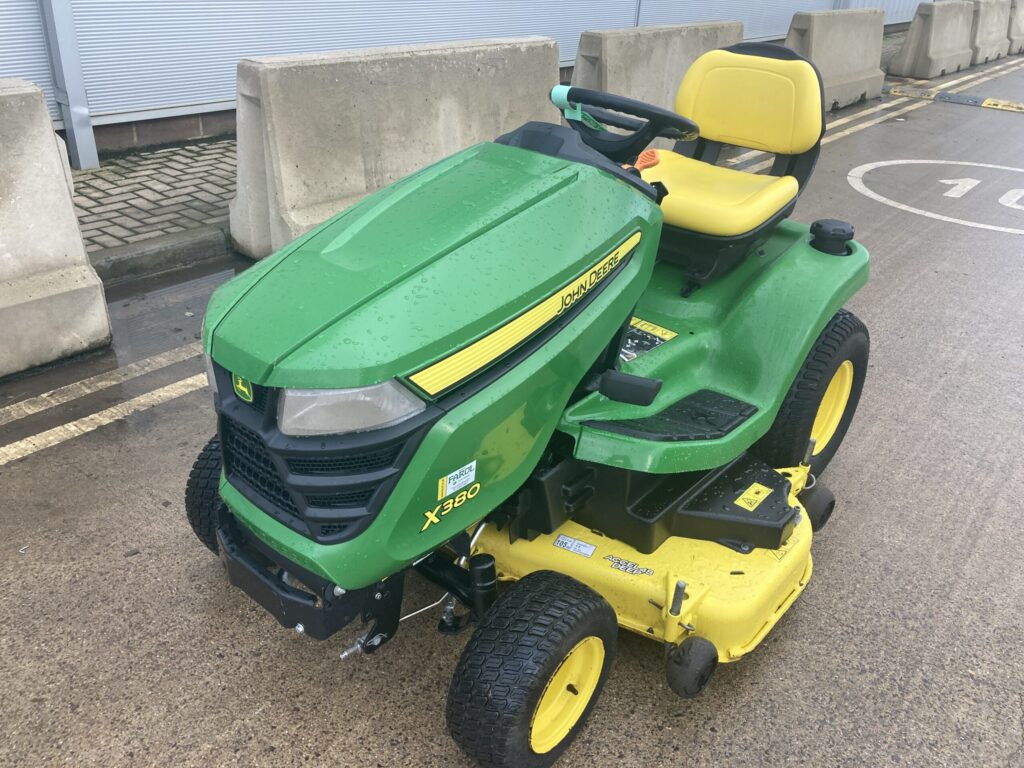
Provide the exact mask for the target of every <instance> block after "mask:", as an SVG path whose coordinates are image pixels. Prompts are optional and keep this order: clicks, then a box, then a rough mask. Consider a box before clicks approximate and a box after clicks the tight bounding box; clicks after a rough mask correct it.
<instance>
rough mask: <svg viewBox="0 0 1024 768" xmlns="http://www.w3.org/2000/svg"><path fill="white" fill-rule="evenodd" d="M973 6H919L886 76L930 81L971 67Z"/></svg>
mask: <svg viewBox="0 0 1024 768" xmlns="http://www.w3.org/2000/svg"><path fill="white" fill-rule="evenodd" d="M973 19H974V4H973V3H971V2H969V0H963V1H961V0H946V1H945V2H940V3H921V4H920V5H918V6H917V13H915V15H914V20H913V21H912V22H911V24H910V31H909V32H908V34H907V38H906V40H905V41H904V42H903V47H902V48H901V49H900V52H899V53H898V54H897V55H896V57H895V58H894V59H893V60H892V62H891V63H890V64H889V73H890V74H893V75H900V76H902V77H914V78H933V77H941V76H943V75H945V74H948V73H951V72H959V71H960V70H961V69H966V68H967V67H969V66H970V65H971V57H972V51H971V45H970V42H971V25H972V23H973Z"/></svg>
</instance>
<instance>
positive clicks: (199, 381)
mask: <svg viewBox="0 0 1024 768" xmlns="http://www.w3.org/2000/svg"><path fill="white" fill-rule="evenodd" d="M205 386H206V374H205V373H200V374H197V375H195V376H190V377H189V378H187V379H182V380H181V381H176V382H174V383H173V384H168V385H167V386H166V387H161V388H160V389H154V390H153V391H152V392H147V393H146V394H144V395H139V396H138V397H133V398H132V399H131V400H125V401H124V402H123V403H118V404H117V405H113V406H111V407H110V408H104V409H103V410H102V411H98V412H96V413H93V414H90V415H88V416H83V417H82V418H80V419H76V420H75V421H70V422H68V423H67V424H61V425H60V426H58V427H54V428H53V429H48V430H46V431H45V432H40V433H39V434H36V435H31V436H30V437H26V438H24V439H23V440H18V441H17V442H14V443H10V444H8V445H5V446H2V447H0V467H2V466H4V465H5V464H10V463H11V462H12V461H17V460H18V459H23V458H25V457H26V456H30V455H32V454H33V453H37V452H38V451H41V450H43V449H45V448H52V447H53V446H55V445H60V444H61V443H63V442H66V441H68V440H71V439H72V438H75V437H78V436H79V435H85V434H88V433H89V432H92V431H93V430H96V429H99V428H100V427H102V426H105V425H107V424H110V423H111V422H114V421H117V420H118V419H123V418H124V417H125V416H130V415H131V414H133V413H139V412H140V411H145V410H148V409H150V408H152V407H153V406H155V405H160V404H161V403H166V402H167V401H168V400H173V399H174V398H176V397H181V396H182V395H187V394H188V393H189V392H194V391H196V390H197V389H202V388H203V387H205Z"/></svg>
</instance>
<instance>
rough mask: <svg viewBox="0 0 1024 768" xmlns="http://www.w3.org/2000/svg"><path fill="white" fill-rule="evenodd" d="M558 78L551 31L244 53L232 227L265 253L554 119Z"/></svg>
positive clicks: (243, 241)
mask: <svg viewBox="0 0 1024 768" xmlns="http://www.w3.org/2000/svg"><path fill="white" fill-rule="evenodd" d="M557 82H558V48H557V44H556V43H555V41H554V40H551V39H548V38H541V37H529V38H508V39H492V40H471V41H464V42H456V43H434V44H429V45H413V46H397V47H390V48H364V49H355V50H349V51H341V52H337V53H324V54H310V55H301V56H276V57H266V58H261V59H244V60H242V61H241V62H240V63H239V65H238V112H237V117H238V171H237V174H238V175H237V178H238V185H237V192H236V197H235V199H234V200H233V201H232V203H231V214H230V222H231V236H232V239H233V240H234V242H235V244H236V247H237V248H238V250H240V251H241V252H243V253H245V254H247V255H249V256H252V257H254V258H262V257H264V256H266V255H268V254H269V253H271V252H273V251H274V250H276V249H277V248H280V247H281V246H283V245H284V244H286V243H288V242H290V241H291V240H293V239H294V238H295V237H297V236H298V235H300V234H302V233H303V232H305V231H307V230H308V229H310V228H312V227H313V226H315V225H317V224H319V223H320V222H322V221H324V220H326V219H327V218H330V217H331V216H333V215H334V214H336V213H338V212H340V211H341V210H343V209H345V208H346V207H348V206H349V205H351V204H352V203H354V202H356V201H358V200H360V199H361V198H362V197H364V196H365V195H367V194H369V193H371V192H374V191H376V190H377V189H379V188H381V187H383V186H385V185H387V184H390V183H391V182H393V181H396V180H397V179H400V178H402V177H403V176H406V175H408V174H410V173H412V172H413V171H416V170H418V169H420V168H422V167H424V166H426V165H429V164H430V163H433V162H436V161H437V160H440V159H441V158H443V157H445V156H447V155H450V154H452V153H453V152H456V151H458V150H460V149H463V148H465V147H468V146H470V145H472V144H476V143H478V142H480V141H487V140H490V139H493V138H494V137H495V136H497V135H500V134H501V133H504V132H507V131H509V130H511V129H513V128H515V127H517V126H519V125H521V124H522V123H525V122H527V121H529V120H542V119H551V118H553V117H554V115H555V113H554V110H553V107H551V105H550V104H549V103H548V101H547V95H548V92H549V90H550V88H551V86H552V85H555V84H556V83H557Z"/></svg>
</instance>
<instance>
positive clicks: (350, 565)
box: [221, 217, 660, 588]
mask: <svg viewBox="0 0 1024 768" xmlns="http://www.w3.org/2000/svg"><path fill="white" fill-rule="evenodd" d="M658 224H660V222H659V221H657V217H655V225H651V224H650V223H648V222H644V221H642V220H634V221H632V222H630V224H629V226H628V227H627V228H625V229H623V230H622V232H621V233H620V234H619V235H617V236H616V237H619V238H620V240H621V239H625V237H627V236H628V235H629V234H630V233H631V232H632V231H635V230H636V229H638V228H640V229H641V230H642V231H643V232H644V238H643V239H642V240H641V242H640V245H639V246H638V248H637V250H636V251H635V252H634V253H633V256H632V257H631V258H630V260H629V261H628V262H627V263H626V264H625V265H624V266H623V267H622V268H621V271H620V272H619V273H618V274H616V275H615V277H614V278H612V279H611V281H610V282H609V283H608V284H607V285H606V286H605V287H604V289H603V290H601V292H600V293H599V294H598V295H597V296H596V297H595V298H594V299H593V300H592V301H591V302H590V303H588V304H587V305H586V307H585V308H584V309H583V310H582V311H581V312H580V314H579V315H578V316H577V317H575V318H574V319H573V320H572V321H570V322H569V323H568V324H567V325H566V326H565V327H564V328H563V329H562V330H561V331H560V332H558V333H557V334H556V335H555V336H554V337H553V338H551V339H550V340H549V341H548V342H547V343H546V344H544V345H543V346H541V347H540V348H539V349H538V350H537V351H535V352H534V353H533V354H532V355H530V356H528V357H526V358H525V359H524V360H523V361H522V362H521V363H520V364H518V365H517V366H515V367H514V368H512V369H511V370H509V371H508V372H507V373H505V374H504V375H503V376H501V377H499V378H498V379H496V380H495V381H494V382H493V383H491V384H489V385H488V386H486V387H484V388H483V389H482V390H481V391H479V392H478V393H477V394H475V395H473V396H472V397H470V398H468V399H467V400H466V401H465V402H464V403H462V404H460V405H458V406H457V407H455V408H453V409H452V410H451V411H449V412H448V413H447V414H445V416H444V417H443V418H442V419H441V420H440V421H439V422H438V423H437V424H435V425H434V427H433V428H432V429H431V430H430V432H429V433H428V434H427V436H426V438H425V439H424V441H423V443H422V444H421V446H420V448H419V449H418V450H417V452H416V455H415V456H414V457H413V459H412V462H411V463H410V464H409V466H408V467H407V468H406V469H405V471H404V472H403V474H402V478H401V480H400V481H399V482H398V485H397V486H396V487H395V489H394V491H393V492H392V493H391V495H390V497H389V498H388V501H387V502H386V504H385V505H384V507H383V508H382V510H381V511H380V513H379V514H378V516H377V518H376V519H375V521H374V522H373V523H372V524H371V525H370V527H369V528H368V529H367V530H366V531H365V532H364V533H362V534H361V535H360V536H358V537H357V538H355V539H353V540H352V541H348V542H344V543H341V544H333V545H322V544H317V543H316V542H314V541H312V540H310V539H308V538H306V537H304V536H302V535H300V534H298V533H296V532H294V531H292V530H291V529H290V528H288V527H286V526H284V525H282V524H281V523H278V522H277V521H276V520H274V519H273V518H271V517H270V516H268V515H266V514H264V513H263V512H261V511H260V510H259V509H258V508H256V507H255V506H253V505H252V504H251V503H250V502H248V501H247V500H246V499H245V498H244V497H243V496H242V495H241V494H240V493H238V492H237V491H236V490H235V489H234V488H232V487H231V486H230V485H229V484H227V483H226V482H222V484H221V495H222V496H223V497H224V500H225V501H226V502H227V504H228V506H229V507H230V508H231V510H232V511H233V512H234V513H235V515H236V516H237V517H238V518H239V519H241V520H242V522H244V523H245V525H246V526H248V527H249V528H250V529H252V530H253V531H254V532H255V533H256V535H258V536H259V537H260V538H261V539H263V540H264V541H266V542H267V544H269V545H270V546H271V547H273V548H274V549H276V550H278V551H279V552H281V553H282V554H284V555H285V556H286V557H288V558H289V559H291V560H293V561H294V562H296V563H298V564H299V565H301V566H302V567H304V568H306V569H308V570H310V571H312V572H314V573H317V574H319V575H320V576H322V577H324V578H326V579H329V580H331V581H333V582H334V583H336V584H340V585H342V586H344V587H346V588H357V587H362V586H366V585H368V584H372V583H374V582H375V581H377V580H379V579H381V578H384V577H386V576H388V575H390V574H393V573H395V572H396V571H398V570H399V569H401V568H402V567H404V566H406V565H408V564H409V563H411V562H412V561H414V560H416V559H418V558H419V557H422V556H423V555H424V554H426V553H428V552H431V551H433V550H434V549H436V548H437V547H439V546H441V545H442V544H443V543H444V542H446V541H448V540H449V539H451V538H452V537H453V536H455V535H456V534H457V533H459V532H460V531H461V530H464V529H465V528H467V527H469V526H471V525H473V524H474V523H476V522H477V521H479V520H481V519H482V518H483V517H485V516H486V515H487V514H489V513H490V512H491V511H492V510H493V509H494V508H495V507H497V506H498V505H499V504H500V503H501V502H502V501H504V500H505V499H506V498H508V497H509V496H510V495H511V494H512V493H513V492H514V491H515V490H516V489H517V488H519V486H520V485H522V483H523V482H524V481H525V480H526V478H527V477H528V475H529V473H530V472H531V471H532V470H533V468H534V466H536V463H537V461H538V460H539V458H540V454H541V452H542V451H543V450H544V448H545V447H546V445H547V443H548V441H549V439H550V437H551V434H552V433H553V431H554V429H555V426H556V425H557V423H558V419H559V415H560V414H561V413H562V411H563V409H564V408H565V405H566V403H567V402H568V399H569V397H570V395H571V394H572V392H573V390H574V389H575V387H576V385H577V384H578V382H579V381H580V379H581V378H582V377H583V376H584V374H585V373H586V371H587V370H588V369H589V367H590V366H591V365H592V364H593V362H594V360H595V359H596V358H597V357H598V355H599V354H600V353H601V351H602V350H603V349H604V348H605V347H606V346H607V344H608V341H609V340H610V339H611V338H613V337H614V336H615V334H616V332H617V330H618V329H619V328H620V327H621V325H622V323H623V322H624V321H625V320H626V319H627V318H628V317H629V314H630V312H631V310H632V309H633V307H634V306H635V304H636V302H637V300H638V299H639V298H640V294H641V293H642V291H643V290H644V288H645V286H646V285H647V283H648V282H649V280H650V275H651V271H652V266H653V264H654V259H655V252H656V249H657V240H658V229H659V228H658V226H657V225H658ZM614 245H615V241H610V244H609V246H608V249H609V250H611V248H613V247H614ZM595 260H596V259H595ZM472 461H476V463H477V464H476V482H478V483H479V484H480V488H479V491H478V492H477V493H476V494H475V495H474V497H473V498H472V499H469V500H466V501H465V503H463V504H461V505H460V506H458V507H453V508H452V509H451V510H450V511H449V512H448V513H447V514H444V513H443V512H441V511H438V512H436V513H435V514H436V515H437V517H438V520H439V522H438V523H436V524H433V523H432V524H430V525H427V526H426V529H425V530H424V525H425V523H427V522H428V517H427V515H426V512H427V511H431V512H434V510H435V507H437V506H438V503H439V500H438V480H439V479H440V478H442V477H444V476H446V475H448V474H449V473H451V472H453V471H455V470H457V469H459V468H461V467H463V466H465V465H467V464H468V463H470V462H472ZM448 498H451V497H450V496H449V497H448Z"/></svg>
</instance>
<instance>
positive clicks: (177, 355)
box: [0, 342, 203, 427]
mask: <svg viewBox="0 0 1024 768" xmlns="http://www.w3.org/2000/svg"><path fill="white" fill-rule="evenodd" d="M202 352H203V345H202V344H200V343H199V342H195V343H193V344H186V345H185V346H183V347H176V348H175V349H172V350H169V351H167V352H163V353H161V354H159V355H153V356H152V357H147V358H145V359H144V360H138V361H136V362H134V363H129V364H128V365H126V366H124V367H123V368H116V369H115V370H113V371H107V372H106V373H99V374H96V375H95V376H90V377H89V378H87V379H82V380H81V381H76V382H73V383H71V384H67V385H65V386H63V387H58V388H57V389H51V390H50V391H49V392H44V393H43V394H41V395H37V396H36V397H30V398H29V399H27V400H22V401H20V402H17V403H12V404H11V405H8V406H6V407H4V408H0V427H2V426H3V425H4V424H10V423H11V422H12V421H17V420H18V419H23V418H25V417H26V416H31V415H32V414H34V413H39V412H40V411H45V410H46V409H47V408H53V407H54V406H56V405H61V404H62V403H66V402H69V401H71V400H77V399H78V398H80V397H85V396H86V395H91V394H92V393H93V392H98V391H100V390H101V389H106V388H107V387H112V386H114V385H115V384H121V383H122V382H125V381H128V380H129V379H134V378H137V377H139V376H142V375H144V374H147V373H152V372H153V371H159V370H160V369H161V368H166V367H167V366H169V365H174V364H175V363H180V362H182V361H183V360H189V359H190V358H193V357H195V356H196V355H200V354H202Z"/></svg>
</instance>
